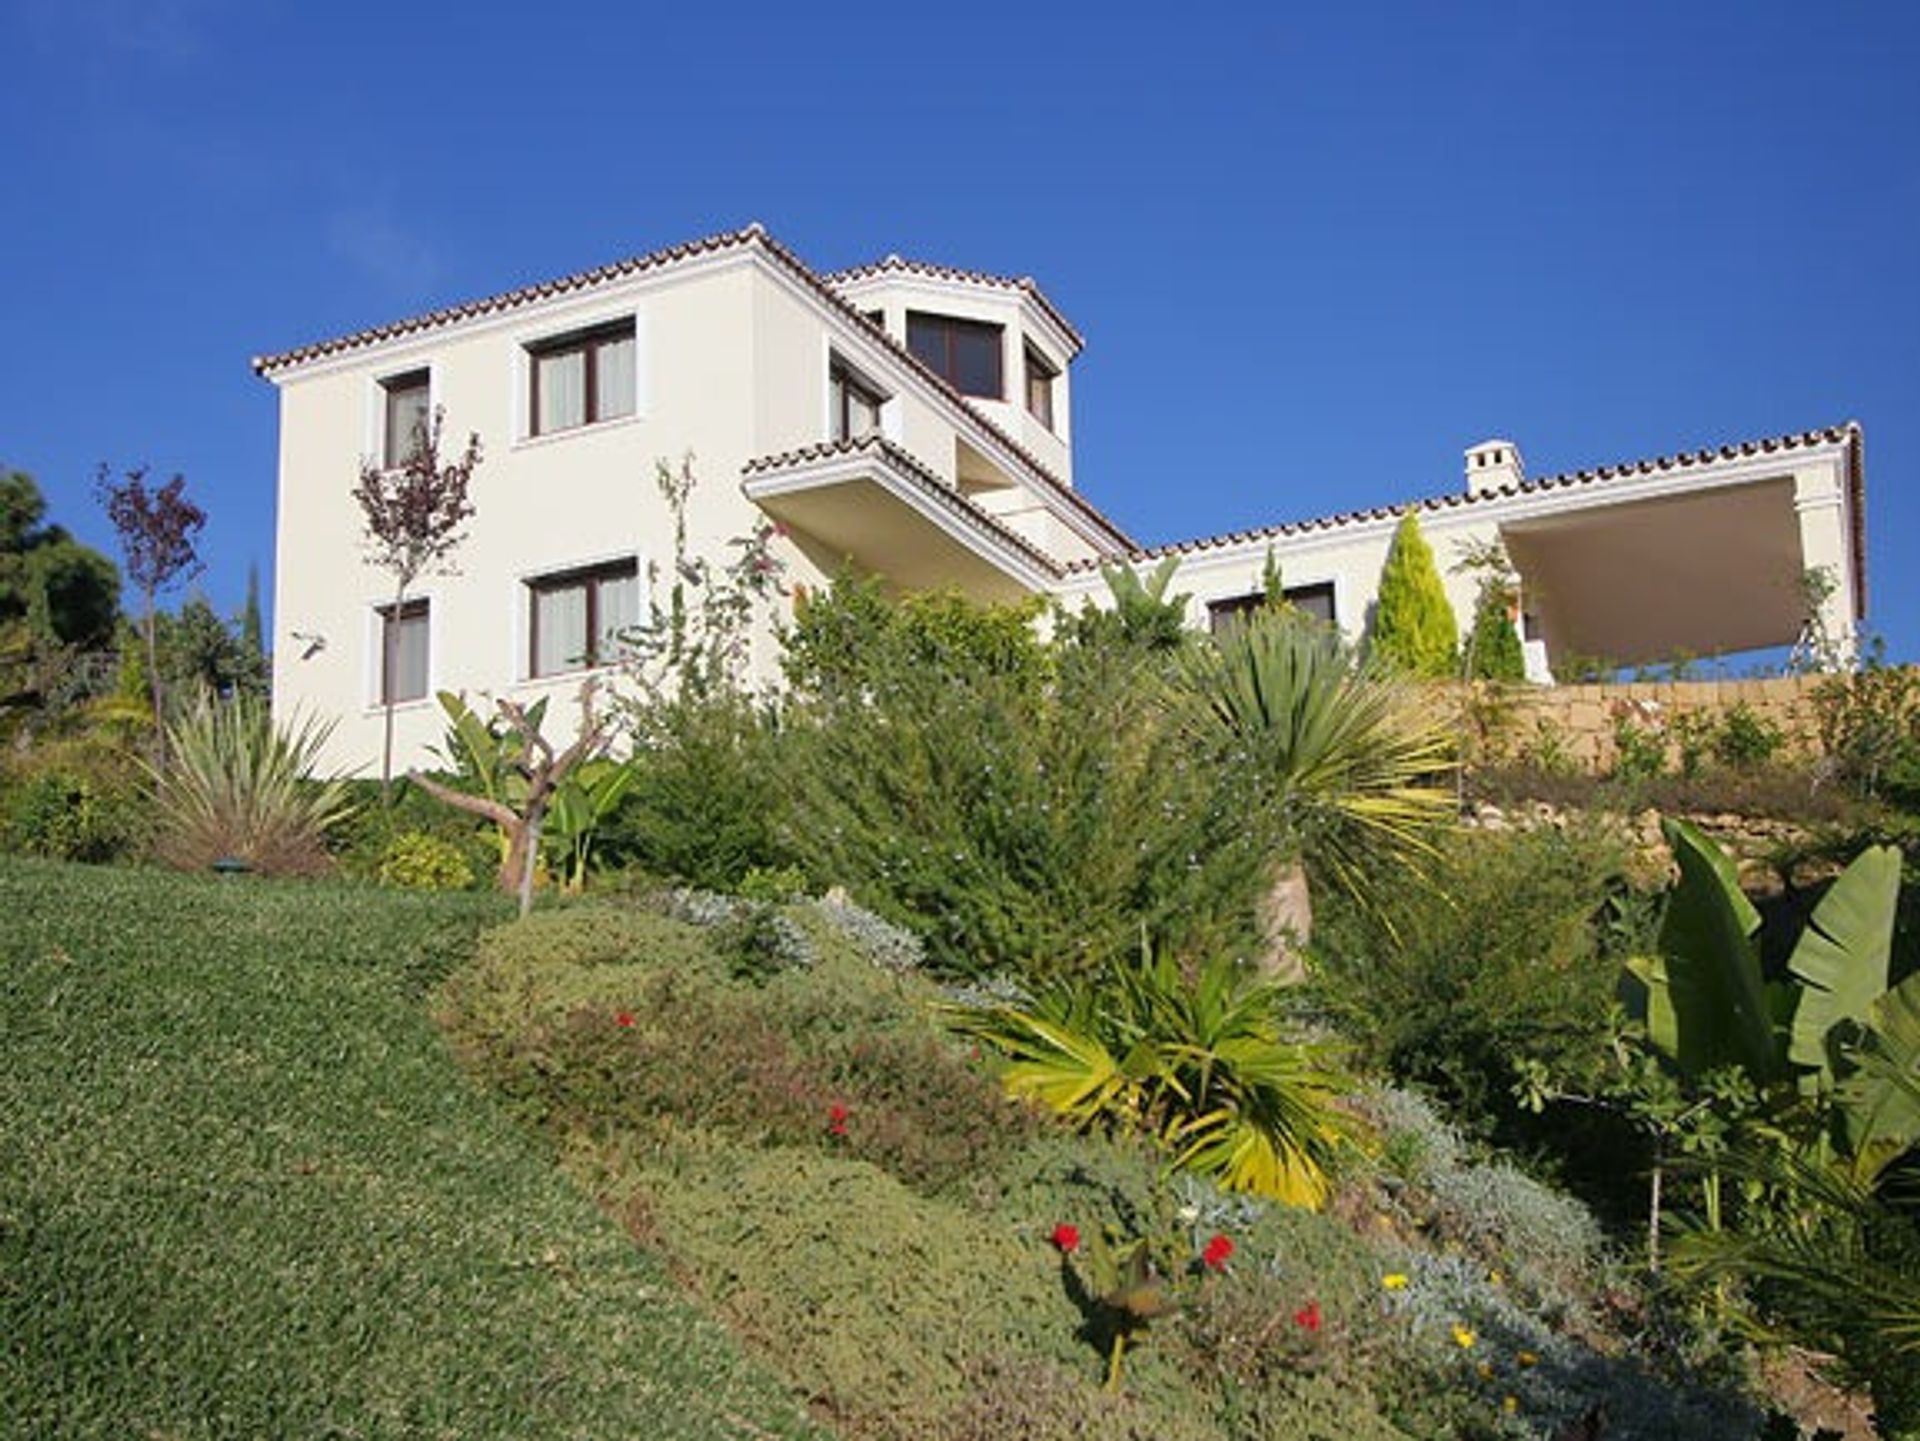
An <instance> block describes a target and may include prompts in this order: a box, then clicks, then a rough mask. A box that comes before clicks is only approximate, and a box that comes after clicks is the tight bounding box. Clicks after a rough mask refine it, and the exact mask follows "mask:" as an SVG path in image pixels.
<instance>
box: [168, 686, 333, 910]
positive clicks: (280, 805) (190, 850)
mask: <svg viewBox="0 0 1920 1441" xmlns="http://www.w3.org/2000/svg"><path fill="white" fill-rule="evenodd" d="M332 730H333V726H332V723H331V722H328V723H325V724H322V723H320V722H319V721H317V720H316V719H314V718H313V717H307V718H305V719H302V720H298V721H296V722H295V723H294V724H292V725H291V726H290V727H288V728H286V729H282V728H280V727H278V726H276V725H274V723H273V721H272V719H271V718H270V717H269V716H268V714H267V709H266V706H265V705H264V704H263V703H262V702H260V701H257V700H253V699H250V698H247V697H243V696H240V697H235V698H234V699H232V700H227V701H221V700H216V699H214V698H213V697H211V696H202V697H201V698H200V699H199V701H197V702H196V703H195V704H194V705H193V706H191V707H189V708H188V709H187V710H186V712H185V713H184V714H183V715H182V716H181V717H180V719H179V720H177V721H175V722H174V723H173V724H171V725H170V726H169V727H168V728H167V736H168V742H169V744H168V753H169V756H170V761H169V764H168V765H167V767H166V769H165V770H159V769H154V770H152V771H151V781H152V787H153V801H154V808H155V811H156V813H157V815H158V824H157V826H156V831H155V837H154V847H155V851H156V853H157V854H158V855H159V857H160V858H161V859H162V860H163V861H165V862H166V863H167V864H169V865H172V866H177V867H179V868H180V869H182V870H205V869H206V868H207V867H209V866H211V865H212V864H213V863H214V862H216V861H226V860H231V861H236V862H239V863H241V864H244V865H245V866H247V867H248V868H249V869H252V870H255V871H260V872H264V873H267V874H270V875H310V874H313V873H315V872H318V871H321V870H324V869H325V868H326V865H327V852H326V830H327V827H328V826H330V825H332V824H334V823H335V822H336V821H339V820H341V819H342V818H343V817H345V816H346V814H347V812H348V810H349V809H350V807H349V804H348V802H347V798H346V793H345V789H344V787H343V786H342V785H341V784H340V783H339V782H338V781H337V780H315V779H314V778H313V769H314V766H315V764H316V763H317V761H318V759H319V756H320V751H321V749H322V747H324V746H325V744H326V741H327V737H328V736H329V735H330V734H331V733H332Z"/></svg>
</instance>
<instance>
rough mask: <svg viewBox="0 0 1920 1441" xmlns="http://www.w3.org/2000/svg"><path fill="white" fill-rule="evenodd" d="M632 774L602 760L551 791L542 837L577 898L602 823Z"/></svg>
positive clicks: (575, 772) (631, 770) (618, 764)
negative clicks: (553, 853) (551, 798)
mask: <svg viewBox="0 0 1920 1441" xmlns="http://www.w3.org/2000/svg"><path fill="white" fill-rule="evenodd" d="M635 774H636V772H635V770H634V768H633V767H632V766H631V765H629V764H627V763H625V762H623V761H616V760H612V759H610V758H607V757H601V758H599V759H597V760H590V761H587V762H585V763H584V764H582V765H580V766H578V767H576V768H575V769H574V770H573V771H572V772H570V773H569V774H568V775H567V776H566V778H565V779H564V780H562V781H561V783H560V785H559V787H558V788H557V789H556V790H555V791H554V793H553V804H552V806H551V807H550V808H549V809H548V811H547V823H546V828H545V831H544V837H545V839H546V841H547V842H548V844H549V845H550V846H551V847H552V848H553V849H554V850H555V851H557V852H558V854H559V860H560V873H561V877H562V881H563V884H564V885H565V886H566V889H567V890H568V891H569V892H571V893H573V894H575V895H577V894H579V892H580V889H581V887H582V886H584V885H585V884H586V879H587V866H588V864H589V863H590V862H591V861H592V859H593V842H594V839H595V837H596V836H597V835H598V834H599V831H600V826H601V823H602V822H603V821H605V820H606V818H607V817H608V816H609V815H611V814H612V813H613V808H614V807H615V806H617V805H619V804H620V798H621V797H622V796H624V795H625V794H626V793H627V790H628V788H629V787H631V786H632V785H633V778H634V776H635Z"/></svg>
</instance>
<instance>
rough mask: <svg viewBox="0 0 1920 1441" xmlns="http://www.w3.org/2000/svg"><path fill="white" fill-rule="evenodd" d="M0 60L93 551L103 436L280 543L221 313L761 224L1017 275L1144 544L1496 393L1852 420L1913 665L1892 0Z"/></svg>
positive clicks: (595, 10)
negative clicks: (1044, 307) (1074, 337)
mask: <svg viewBox="0 0 1920 1441" xmlns="http://www.w3.org/2000/svg"><path fill="white" fill-rule="evenodd" d="M0 55H4V56H5V57H6V61H5V80H4V83H3V84H0V177H4V184H5V194H6V197H7V215H6V219H5V221H4V223H0V320H3V321H4V325H5V328H6V332H7V334H6V340H7V344H6V347H5V359H4V361H0V364H3V365H4V367H5V372H4V375H0V382H3V383H0V461H3V462H5V463H7V464H10V465H13V466H15V467H18V468H21V469H25V470H28V471H30V472H32V473H33V474H34V475H35V476H36V477H37V478H38V479H39V480H40V482H41V485H42V487H43V489H45V490H46V491H47V493H48V494H49V496H50V498H51V500H52V503H53V507H54V513H55V518H56V519H58V520H60V521H63V522H65V523H66V524H68V525H69V526H70V527H72V528H73V529H75V530H77V531H78V532H79V533H80V534H81V535H82V537H83V538H85V539H88V540H90V541H92V542H94V543H96V544H101V545H103V546H104V545H107V544H108V543H109V542H110V535H109V533H108V532H107V530H106V528H105V525H104V522H103V521H102V520H101V519H100V517H99V515H98V512H97V510H96V509H95V507H94V505H93V503H92V499H91V494H90V489H91V476H92V473H93V470H94V467H95V465H96V464H97V463H98V462H100V461H102V460H105V461H109V462H111V463H113V464H114V465H116V466H119V465H124V464H128V463H132V462H134V461H139V460H146V461H150V462H151V463H152V464H153V465H154V466H155V468H156V469H157V470H159V471H160V472H162V473H163V474H164V473H171V472H172V471H174V470H181V471H184V472H185V473H186V475H187V477H188V480H189V483H190V486H191V488H192V492H193V493H194V494H196V495H197V496H198V497H199V498H200V499H201V500H202V502H203V503H204V504H205V505H206V506H207V508H208V510H209V511H210V512H211V514H212V522H211V524H210V525H209V527H208V532H207V547H206V549H207V551H208V554H209V556H210V559H211V567H210V569H209V572H208V574H207V576H206V577H205V579H204V582H203V584H204V585H205V587H206V589H207V590H208V592H209V593H210V595H211V596H212V598H213V599H214V601H215V602H216V603H217V604H219V605H221V606H222V607H223V608H230V607H232V606H235V605H237V604H238V602H239V599H240V596H241V594H242V592H243V588H244V585H245V578H246V571H247V567H248V564H249V563H250V562H258V563H259V564H260V566H261V569H262V571H263V572H266V571H267V570H268V569H269V567H270V565H271V562H272V526H273V483H274V464H275V416H274V409H275V402H274V392H273V390H272V389H271V387H269V386H268V385H266V384H265V383H264V382H262V381H260V380H258V379H256V378H255V377H254V376H253V375H252V374H251V372H250V370H249V368H248V359H249V357H250V356H252V355H254V354H257V353H261V352H267V351H274V350H279V349H283V348H286V347H289V346H292V345H295V344H298V343H300V342H303V341H307V340H312V339H317V338H322V337H325V336H329V335H333V334H337V333H341V332H345V331H348V330H351V329H354V328H357V327H360V326H363V325H368V324H374V323H378V322H381V321H385V320H390V319H396V318H399V317H401V316H404V315H408V314H412V313H414V312H416V311H419V310H423V309H427V308H431V307H433V306H436V305H440V304H443V303H446V302H449V301H454V300H459V299H463V298H470V297H474V296H480V295H486V294H491V293H493V292H496V291H499V290H503V289H507V288H509V287H512V286H515V285H519V284H523V283H525V282H528V281H531V280H537V279H541V278H544V277H548V276H553V275H559V274H563V273H565V272H568V271H572V270H575V269H579V268H582V267H586V266H590V265H595V264H599V263H602V262H605V261H608V260H612V259H615V258H618V257H620V256H624V255H629V254H634V253H638V252H642V251H645V250H650V249H654V248H656V247H658V246H662V245H667V244H671V243H673V242H675V241H679V240H683V239H687V238H690V237H693V236H695V235H699V234H703V233H707V232H709V231H713V230H718V229H726V228H731V227H734V226H737V225H740V224H743V223H745V222H746V221H748V220H753V219H758V220H761V221H764V222H765V223H766V224H767V225H768V226H769V228H771V229H772V231H773V232H774V234H775V235H777V236H778V237H779V238H781V239H782V240H784V241H785V242H786V243H787V244H788V245H790V246H791V247H793V248H794V249H795V250H796V251H797V252H798V253H799V254H800V255H801V256H802V257H803V258H804V259H806V260H807V261H809V262H810V263H812V264H814V265H815V266H816V267H818V268H821V269H832V268H835V267H838V266H842V265H846V264H851V263H854V262H857V261H860V260H864V259H870V258H875V257H878V256H880V255H883V254H885V253H887V252H889V251H898V252H900V253H902V254H905V255H910V256H915V257H919V258H925V259H931V260H938V261H944V262H948V263H952V264H957V265H962V266H968V267H972V268H977V269H984V270H993V271H1000V272H1005V273H1010V274H1032V275H1034V276H1035V277H1037V278H1038V279H1039V280H1040V282H1041V284H1042V285H1043V287H1044V288H1045V289H1046V290H1047V292H1048V294H1049V295H1050V296H1051V297H1052V299H1053V300H1054V301H1055V302H1056V303H1057V304H1058V305H1059V306H1060V307H1061V308H1062V309H1063V310H1064V311H1065V312H1066V314H1067V315H1068V316H1069V317H1070V318H1071V319H1072V320H1073V321H1074V322H1075V323H1076V324H1077V325H1078V326H1079V328H1080V329H1081V330H1082V331H1083V332H1084V333H1085V334H1086V335H1087V337H1088V342H1089V343H1088V348H1087V351H1086V353H1085V355H1084V356H1083V357H1082V359H1081V360H1080V362H1079V363H1078V365H1077V366H1076V368H1075V377H1074V386H1075V394H1074V402H1075V415H1074V423H1075V434H1076V464H1077V473H1078V477H1079V481H1080V485H1081V488H1082V489H1083V490H1084V491H1085V493H1086V494H1087V495H1088V496H1089V497H1090V498H1092V499H1093V500H1094V501H1095V502H1096V503H1097V504H1099V505H1101V506H1103V507H1104V508H1105V509H1107V510H1108V512H1109V513H1110V514H1112V515H1113V516H1114V517H1115V518H1116V519H1117V520H1118V521H1119V522H1120V523H1121V524H1122V525H1124V526H1125V527H1127V528H1128V529H1129V530H1130V531H1132V532H1133V533H1134V534H1135V535H1136V536H1138V537H1140V538H1141V539H1143V540H1148V541H1156V540H1169V539H1175V538H1178V537H1182V536H1189V535H1196V534H1205V533H1209V532H1213V531H1217V530H1223V529H1230V528H1235V527H1240V526H1247V525H1253V524H1259V523H1262V522H1267V521H1273V520H1278V519H1288V518H1300V517H1305V516H1310V515H1315V514H1319V513H1323V512H1327V511H1333V510H1341V509H1346V508H1350V507H1354V506H1359V505H1370V504H1379V503H1384V502H1389V501H1394V500H1399V499H1405V498H1410V497H1412V496H1416V495H1421V494H1426V493H1429V492H1432V491H1438V490H1448V489H1452V488H1453V487H1455V486H1456V485H1457V484H1459V478H1460V452H1461V450H1462V449H1463V448H1464V447H1465V446H1466V445H1468V444H1470V443H1472V442H1474V441H1476V440H1479V439H1482V438H1484V437H1486V436H1489V435H1496V434H1497V435H1502V436H1507V437H1510V438H1512V439H1514V440H1517V441H1518V442H1519V443H1520V445H1521V447H1522V449H1523V451H1524V452H1525V454H1526V457H1527V463H1528V468H1529V470H1530V471H1531V472H1533V473H1535V474H1544V473H1549V472H1555V471H1561V470H1569V469H1576V468H1579V467H1583V466H1589V465H1598V464H1603V463H1606V462H1609V461H1615V460H1625V459H1630V458H1634V457H1638V456H1643V455H1654V454H1661V453H1665V452H1668V451H1672V450H1677V449H1682V448H1691V447H1696V446H1700V445H1706V444H1712V443H1717V442H1720V441H1724V440H1734V439H1742V438H1749V437H1757V436H1763V435H1771V434H1775V433H1778V432H1782V431H1787V430H1800V429H1804V428H1809V427H1815V426H1822V425H1827V424H1832V423H1837V422H1839V421H1843V420H1846V419H1849V418H1852V419H1858V420H1860V421H1861V422H1863V423H1864V425H1865V426H1866V432H1867V484H1868V494H1869V517H1870V531H1869V534H1870V542H1871V566H1870V577H1871V579H1870V584H1871V588H1872V622H1873V625H1874V627H1875V628H1876V629H1878V630H1879V631H1880V632H1882V633H1883V634H1885V635H1886V636H1887V638H1888V640H1889V642H1890V644H1891V647H1892V650H1893V652H1894V653H1895V654H1896V655H1898V656H1901V657H1903V658H1909V659H1920V565H1916V564H1915V563H1914V562H1913V560H1912V559H1911V555H1910V552H1911V549H1912V542H1913V540H1914V538H1915V537H1916V535H1917V534H1920V499H1916V496H1915V482H1914V478H1915V474H1916V469H1917V468H1920V414H1917V413H1916V397H1920V264H1917V263H1916V257H1920V245H1917V243H1916V222H1917V221H1920V6H1916V5H1910V4H1905V3H1897V0H1886V3H1823V4H1819V5H1812V4H1805V3H1757V0H1756V3H1722V4H1707V3H1687V4H1672V3H1657V4H1656V3H1614V4H1607V5H1580V6H1572V5H1542V4H1539V3H1517V4H1511V5H1448V6H1439V5H1432V4H1428V3H1415V0H1408V3H1402V4H1375V5H1368V4H1351V5H1339V6H1334V5H1315V6H1305V5H1292V6H1282V5H1258V6H1255V5H1248V6H1244V7H1218V6H1206V5H1195V6H1182V7H1168V6H1154V7H1142V8H1141V9H1140V10H1139V11H1138V12H1137V13H1136V12H1135V11H1133V10H1132V9H1131V8H1130V7H1123V6H1114V5H1101V6H1098V7H1093V6H1085V7H1082V6H1076V5H1070V4H1053V5H1046V4H1038V3H1032V0H1029V3H1025V4H1020V5H999V4H992V3H975V4H973V5H970V6H941V7H939V8H938V11H937V12H935V11H934V9H933V7H927V8H926V9H925V10H924V11H923V10H922V9H921V8H920V7H913V6H898V7H885V8H875V7H862V6H855V7H851V8H847V9H845V10H843V11H838V12H836V11H834V10H833V9H832V8H830V7H829V8H825V9H823V8H821V7H819V6H801V5H793V4H783V5H779V6H767V7H760V6H755V5H743V4H731V5H701V4H694V5H677V4H662V5H640V4H633V3H631V0H628V3H621V4H583V5H573V6H563V5H553V6H535V5H530V4H524V3H521V4H512V5H507V4H490V3H469V4H462V5H457V6H456V5H447V6H435V5H432V4H415V5H404V4H401V5H395V4H383V5H379V6H375V5H368V4H359V3H329V4H310V5H298V4H294V3H291V0H0ZM341 483H342V484H343V485H345V484H348V483H350V478H349V477H342V482H341ZM1622 582H1623V584H1630V583H1631V577H1622Z"/></svg>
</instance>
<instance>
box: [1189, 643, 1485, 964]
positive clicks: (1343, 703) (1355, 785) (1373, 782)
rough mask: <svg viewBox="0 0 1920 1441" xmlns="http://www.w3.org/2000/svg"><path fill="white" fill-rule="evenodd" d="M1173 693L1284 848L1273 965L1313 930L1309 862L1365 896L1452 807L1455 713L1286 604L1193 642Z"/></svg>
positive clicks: (1274, 908)
mask: <svg viewBox="0 0 1920 1441" xmlns="http://www.w3.org/2000/svg"><path fill="white" fill-rule="evenodd" d="M1181 680H1182V684H1181V686H1180V687H1179V692H1178V695H1177V697H1176V703H1177V704H1179V705H1181V706H1182V708H1183V711H1184V714H1185V717H1186V723H1187V725H1188V727H1189V729H1190V732H1191V734H1192V735H1193V737H1194V739H1195V740H1196V741H1197V742H1198V743H1199V744H1201V745H1202V746H1204V747H1206V748H1207V750H1208V751H1209V752H1211V753H1213V754H1216V755H1219V756H1221V757H1222V760H1223V763H1226V764H1231V765H1234V766H1236V767H1238V768H1240V769H1242V770H1243V771H1244V773H1245V774H1246V775H1247V777H1248V784H1249V794H1248V802H1249V804H1250V805H1251V806H1253V807H1254V808H1255V815H1256V819H1257V821H1258V823H1259V824H1260V825H1261V826H1262V827H1263V828H1265V829H1267V830H1268V831H1269V833H1271V834H1273V835H1274V836H1275V837H1276V845H1277V847H1278V851H1277V857H1276V861H1275V870H1274V875H1273V878H1272V881H1273V884H1272V888H1271V889H1272V894H1273V897H1274V900H1273V902H1272V903H1271V904H1270V908H1269V929H1270V932H1272V933H1273V934H1272V935H1271V936H1270V940H1271V941H1273V942H1275V943H1276V947H1275V954H1274V956H1273V958H1272V959H1273V962H1274V967H1275V969H1278V970H1281V971H1288V970H1291V969H1296V966H1295V964H1294V962H1293V960H1292V957H1293V956H1294V955H1295V954H1297V953H1296V952H1295V951H1294V950H1293V949H1292V948H1290V947H1289V946H1288V945H1286V944H1285V942H1286V940H1287V933H1291V941H1292V946H1293V947H1298V946H1304V945H1305V943H1306V942H1307V940H1308V939H1309V936H1310V933H1311V930H1312V914H1313V912H1312V905H1311V896H1310V892H1309V889H1308V885H1307V871H1308V868H1309V865H1310V866H1311V868H1312V869H1314V870H1317V871H1318V872H1319V873H1320V874H1322V875H1324V876H1327V877H1328V878H1330V879H1331V880H1332V881H1333V882H1334V883H1335V884H1336V885H1338V886H1339V887H1340V888H1341V889H1342V890H1345V891H1347V892H1349V893H1350V894H1352V895H1354V896H1356V897H1358V898H1360V899H1362V900H1364V898H1365V891H1366V887H1367V883H1368V879H1369V877H1370V876H1373V875H1374V874H1376V873H1377V872H1378V870H1379V869H1380V868H1381V867H1382V866H1385V865H1393V864H1402V863H1405V862H1408V861H1410V860H1414V859H1417V858H1418V857H1419V856H1420V855H1421V854H1423V853H1424V852H1425V851H1426V850H1427V849H1428V841H1427V837H1428V835H1429V833H1430V832H1431V830H1432V828H1433V827H1434V826H1435V825H1437V824H1439V823H1441V822H1442V821H1445V820H1447V819H1449V818H1450V817H1451V816H1452V814H1453V807H1454V802H1453V795H1452V792H1451V791H1450V790H1449V789H1448V788H1447V787H1446V786H1445V785H1444V784H1442V783H1440V782H1441V779H1442V778H1443V777H1444V775H1445V773H1446V772H1447V771H1448V770H1449V769H1450V767H1451V765H1452V763H1453V746H1452V740H1451V737H1450V736H1449V734H1448V731H1447V724H1446V717H1445V715H1444V714H1443V712H1442V711H1441V710H1440V709H1438V708H1437V707H1433V706H1431V705H1428V704H1425V703H1424V699H1423V697H1422V696H1421V694H1420V692H1419V690H1418V689H1417V688H1416V687H1412V686H1409V685H1407V684H1405V683H1404V682H1401V681H1399V680H1396V679H1395V678H1393V677H1392V676H1390V675H1388V674H1386V673H1383V672H1380V671H1376V670H1373V669H1371V668H1369V667H1366V666H1362V665H1357V664H1356V663H1355V662H1354V660H1353V658H1352V656H1351V655H1349V654H1348V653H1347V651H1346V650H1345V649H1344V647H1343V646H1342V645H1341V642H1340V638H1339V636H1338V635H1336V634H1335V633H1334V632H1333V631H1331V630H1330V629H1329V628H1327V627H1325V626H1322V625H1320V624H1318V623H1317V622H1314V621H1312V620H1310V619H1308V618H1306V617H1303V616H1299V615H1294V614H1289V613H1287V612H1284V611H1279V612H1274V611H1268V612H1261V613H1260V614H1258V615H1256V616H1255V617H1254V618H1253V619H1252V620H1251V621H1250V622H1249V623H1248V624H1246V625H1244V626H1236V627H1234V628H1233V629H1231V630H1229V631H1227V632H1226V633H1224V634H1223V635H1221V636H1219V637H1218V638H1217V639H1216V641H1215V642H1214V644H1213V645H1212V646H1210V647H1202V648H1198V649H1196V650H1195V651H1194V652H1192V654H1191V655H1190V656H1189V657H1188V660H1187V663H1186V665H1185V667H1184V669H1183V671H1182V676H1181Z"/></svg>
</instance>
